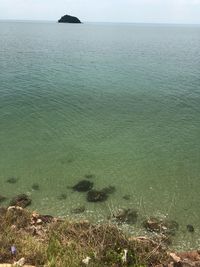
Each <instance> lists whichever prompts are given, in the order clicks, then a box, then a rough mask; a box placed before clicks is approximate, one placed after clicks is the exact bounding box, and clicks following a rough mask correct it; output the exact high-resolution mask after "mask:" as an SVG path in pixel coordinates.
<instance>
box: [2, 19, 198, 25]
mask: <svg viewBox="0 0 200 267" xmlns="http://www.w3.org/2000/svg"><path fill="white" fill-rule="evenodd" d="M0 21H1V22H2V21H13V22H14V21H15V22H56V23H57V22H58V20H47V19H0ZM81 22H82V24H84V23H108V24H109V23H110V24H118V23H120V24H166V25H200V22H196V23H195V22H144V21H135V22H134V21H81ZM66 24H67V23H66ZM69 24H70V23H69Z"/></svg>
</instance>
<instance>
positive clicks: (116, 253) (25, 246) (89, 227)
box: [0, 208, 167, 267]
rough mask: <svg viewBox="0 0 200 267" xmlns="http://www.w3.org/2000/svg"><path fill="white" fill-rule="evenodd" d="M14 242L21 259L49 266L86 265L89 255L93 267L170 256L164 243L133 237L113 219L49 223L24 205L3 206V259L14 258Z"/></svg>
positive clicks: (138, 264) (138, 265) (135, 266)
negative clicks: (106, 220)
mask: <svg viewBox="0 0 200 267" xmlns="http://www.w3.org/2000/svg"><path fill="white" fill-rule="evenodd" d="M38 218H39V217H38ZM41 218H42V217H41ZM12 245H15V246H16V248H17V254H16V258H17V259H19V258H21V257H24V258H25V259H26V262H27V263H28V264H31V265H35V266H46V267H65V266H66V267H69V266H70V267H75V266H82V260H83V259H84V258H86V257H87V256H89V257H90V258H91V261H90V264H89V266H91V267H92V266H93V267H100V266H105V267H106V266H113V267H120V266H132V267H142V266H155V265H156V264H159V263H160V262H163V261H164V260H166V258H167V254H166V252H165V251H164V250H163V249H162V246H161V245H160V244H158V243H156V242H153V241H152V242H150V241H148V240H146V241H145V242H144V241H141V240H139V239H133V238H132V239H130V238H128V237H127V236H126V235H125V234H124V233H123V232H122V231H121V230H119V228H118V227H116V226H115V225H113V224H110V223H107V224H92V223H90V222H88V221H80V222H75V221H71V222H70V221H60V220H52V221H51V222H50V223H47V221H45V220H44V221H42V219H39V220H38V219H37V215H35V214H34V217H33V214H32V213H30V212H28V211H26V210H23V209H16V208H15V209H10V210H7V209H0V263H4V262H8V263H12V262H13V260H14V259H13V257H12V255H11V253H10V247H11V246H12ZM124 249H127V250H128V258H127V262H126V263H123V262H122V255H123V253H124Z"/></svg>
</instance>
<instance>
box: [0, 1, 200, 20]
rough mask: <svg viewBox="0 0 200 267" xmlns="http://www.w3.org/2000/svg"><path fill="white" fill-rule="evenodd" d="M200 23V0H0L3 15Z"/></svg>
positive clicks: (8, 16)
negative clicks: (70, 16)
mask: <svg viewBox="0 0 200 267" xmlns="http://www.w3.org/2000/svg"><path fill="white" fill-rule="evenodd" d="M64 14H72V15H75V16H78V17H79V18H80V19H81V20H82V21H97V22H153V23H154V22H161V23H162V22H164V23H198V24H200V0H0V19H22V20H23V19H30V20H57V19H58V18H59V17H60V16H61V15H64Z"/></svg>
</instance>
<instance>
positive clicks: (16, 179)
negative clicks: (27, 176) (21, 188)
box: [6, 177, 18, 184]
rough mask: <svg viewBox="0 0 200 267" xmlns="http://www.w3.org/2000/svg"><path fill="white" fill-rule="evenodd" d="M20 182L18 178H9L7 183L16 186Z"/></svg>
mask: <svg viewBox="0 0 200 267" xmlns="http://www.w3.org/2000/svg"><path fill="white" fill-rule="evenodd" d="M17 181H18V178H16V177H9V178H8V179H7V180H6V182H7V183H9V184H16V183H17Z"/></svg>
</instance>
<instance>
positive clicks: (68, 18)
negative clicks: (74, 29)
mask: <svg viewBox="0 0 200 267" xmlns="http://www.w3.org/2000/svg"><path fill="white" fill-rule="evenodd" d="M58 22H59V23H81V21H80V20H79V19H78V18H77V17H73V16H70V15H64V16H63V17H61V18H60V19H59V20H58Z"/></svg>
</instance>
